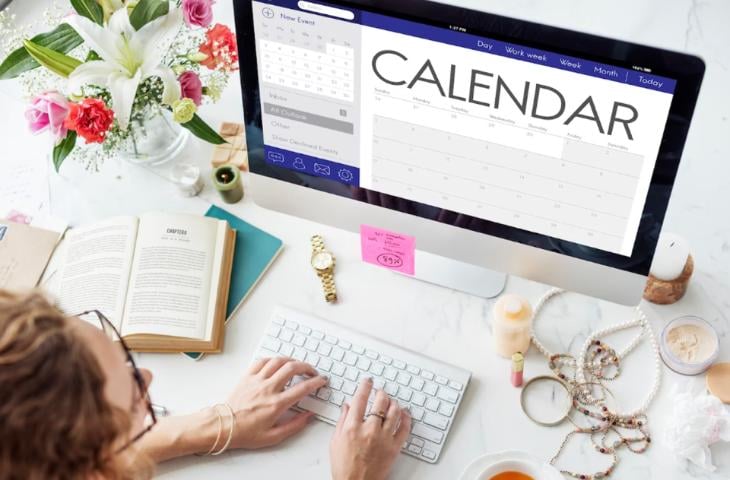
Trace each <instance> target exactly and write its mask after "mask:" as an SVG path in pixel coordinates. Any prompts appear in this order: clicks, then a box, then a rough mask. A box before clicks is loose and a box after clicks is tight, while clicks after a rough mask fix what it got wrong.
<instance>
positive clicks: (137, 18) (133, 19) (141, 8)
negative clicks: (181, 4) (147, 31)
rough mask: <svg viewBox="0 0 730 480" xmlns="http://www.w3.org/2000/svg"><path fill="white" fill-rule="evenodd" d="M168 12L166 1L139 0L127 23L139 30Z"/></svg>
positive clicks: (167, 2) (168, 5)
mask: <svg viewBox="0 0 730 480" xmlns="http://www.w3.org/2000/svg"><path fill="white" fill-rule="evenodd" d="M169 11H170V2H169V1H168V0H140V2H139V3H138V4H137V6H136V7H134V10H132V13H131V14H130V15H129V22H130V23H131V24H132V26H133V27H134V29H135V30H139V29H140V28H142V27H144V26H145V25H147V24H148V23H150V22H151V21H153V20H155V19H157V18H160V17H162V16H164V15H167V14H168V12H169Z"/></svg>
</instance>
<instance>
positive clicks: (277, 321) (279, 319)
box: [271, 315, 284, 325]
mask: <svg viewBox="0 0 730 480" xmlns="http://www.w3.org/2000/svg"><path fill="white" fill-rule="evenodd" d="M271 321H272V322H274V323H275V324H277V325H284V319H283V318H282V317H280V316H279V315H274V318H273V320H271Z"/></svg>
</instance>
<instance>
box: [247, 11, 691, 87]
mask: <svg viewBox="0 0 730 480" xmlns="http://www.w3.org/2000/svg"><path fill="white" fill-rule="evenodd" d="M258 1H260V2H262V3H267V4H271V5H277V6H281V7H285V8H290V9H293V10H301V9H300V8H299V6H298V2H297V0H258ZM313 3H319V4H321V5H326V6H332V7H334V8H341V9H346V10H348V11H351V12H353V13H354V15H355V20H354V23H359V24H361V25H364V26H367V27H372V28H378V29H381V30H387V31H390V32H394V33H400V34H403V35H409V36H412V37H417V38H422V39H424V40H431V41H435V42H439V43H445V44H448V45H454V46H457V47H462V48H468V49H470V50H476V51H479V52H484V53H489V54H492V55H498V56H500V57H506V58H512V59H515V60H520V61H523V62H529V63H533V64H536V65H543V66H546V67H551V68H557V69H559V70H565V71H569V72H575V73H579V74H582V75H588V76H591V77H596V78H602V79H604V80H610V81H613V82H618V83H624V84H628V85H632V86H636V87H641V88H646V89H649V90H655V91H659V92H664V93H674V90H675V88H676V86H677V81H676V80H673V79H671V78H667V77H662V76H659V75H653V74H651V73H645V72H641V71H637V70H632V69H628V68H622V67H617V66H613V65H607V64H603V63H598V62H593V61H590V60H584V59H580V58H576V57H571V56H568V55H561V54H559V53H554V52H548V51H545V50H540V49H537V48H530V47H524V46H521V45H517V44H513V43H509V42H502V41H499V40H493V39H490V38H487V37H481V36H478V35H472V34H469V33H463V32H454V31H451V30H448V29H446V28H442V27H434V26H431V25H426V24H423V23H417V22H412V21H409V20H401V19H399V18H395V17H389V16H386V15H381V14H377V13H370V12H366V11H361V10H358V9H354V8H350V7H342V6H340V5H334V4H330V3H327V2H313ZM307 13H313V12H311V11H307ZM315 14H316V13H315ZM328 18H332V17H328ZM348 23H353V22H348Z"/></svg>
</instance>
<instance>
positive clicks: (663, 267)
mask: <svg viewBox="0 0 730 480" xmlns="http://www.w3.org/2000/svg"><path fill="white" fill-rule="evenodd" d="M688 258H689V245H688V244H687V241H686V240H685V239H683V238H682V237H680V236H679V235H675V234H673V233H668V232H662V234H661V235H659V242H658V243H657V247H656V253H655V254H654V261H653V262H652V264H651V274H652V275H653V276H654V277H656V278H658V279H659V280H664V281H667V282H669V281H672V280H676V279H677V278H679V276H680V275H682V272H683V271H684V267H685V265H686V264H687V259H688Z"/></svg>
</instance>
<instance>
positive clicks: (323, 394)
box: [317, 387, 332, 400]
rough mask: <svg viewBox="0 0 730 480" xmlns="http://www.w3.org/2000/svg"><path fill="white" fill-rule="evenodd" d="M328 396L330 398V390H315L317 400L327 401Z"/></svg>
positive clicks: (325, 388)
mask: <svg viewBox="0 0 730 480" xmlns="http://www.w3.org/2000/svg"><path fill="white" fill-rule="evenodd" d="M330 396H332V390H330V389H329V388H327V387H322V388H320V389H319V390H317V398H319V399H321V400H329V399H330Z"/></svg>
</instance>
